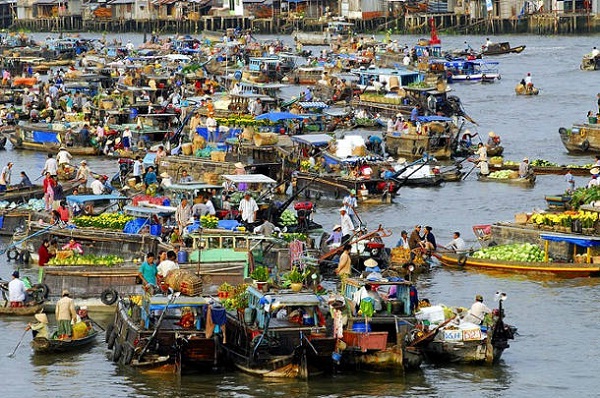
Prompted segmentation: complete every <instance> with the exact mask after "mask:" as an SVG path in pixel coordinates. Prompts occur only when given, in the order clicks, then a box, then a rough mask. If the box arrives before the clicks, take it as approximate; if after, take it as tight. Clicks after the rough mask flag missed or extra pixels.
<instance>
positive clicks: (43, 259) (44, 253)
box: [38, 239, 53, 267]
mask: <svg viewBox="0 0 600 398" xmlns="http://www.w3.org/2000/svg"><path fill="white" fill-rule="evenodd" d="M48 247H50V241H49V240H48V239H44V241H43V242H42V245H41V246H40V248H39V249H38V256H39V260H38V265H39V266H40V267H43V266H44V265H46V264H48V261H50V259H51V258H52V257H53V256H52V254H50V250H48Z"/></svg>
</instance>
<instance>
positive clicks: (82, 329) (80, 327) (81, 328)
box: [73, 321, 88, 340]
mask: <svg viewBox="0 0 600 398" xmlns="http://www.w3.org/2000/svg"><path fill="white" fill-rule="evenodd" d="M87 334H88V327H87V324H86V323H85V322H83V321H79V322H77V323H76V324H75V325H73V340H78V339H82V338H84V337H85V336H87Z"/></svg>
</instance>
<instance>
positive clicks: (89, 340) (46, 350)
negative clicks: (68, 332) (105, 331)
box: [31, 329, 98, 354]
mask: <svg viewBox="0 0 600 398" xmlns="http://www.w3.org/2000/svg"><path fill="white" fill-rule="evenodd" d="M96 336H98V331H97V330H95V329H91V330H90V331H89V332H88V334H87V335H86V336H85V337H82V338H79V339H68V340H59V339H54V338H50V339H47V338H45V337H35V338H34V339H33V340H32V342H31V347H32V348H33V351H34V352H35V353H36V354H56V353H61V352H69V351H75V350H78V349H81V348H85V347H88V346H90V345H92V344H94V343H95V342H96Z"/></svg>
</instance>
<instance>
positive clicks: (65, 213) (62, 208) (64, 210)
mask: <svg viewBox="0 0 600 398" xmlns="http://www.w3.org/2000/svg"><path fill="white" fill-rule="evenodd" d="M56 211H57V212H58V214H59V215H60V221H62V222H64V223H67V222H69V208H68V207H67V202H65V201H64V200H61V201H60V205H59V206H58V208H57V209H56Z"/></svg>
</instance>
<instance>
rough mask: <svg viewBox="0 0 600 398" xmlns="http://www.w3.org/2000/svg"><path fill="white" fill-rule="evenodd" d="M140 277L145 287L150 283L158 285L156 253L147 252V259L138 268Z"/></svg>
mask: <svg viewBox="0 0 600 398" xmlns="http://www.w3.org/2000/svg"><path fill="white" fill-rule="evenodd" d="M138 272H139V277H140V279H141V280H142V282H143V284H144V287H146V286H148V285H150V286H152V287H154V286H157V285H156V274H157V273H158V270H157V268H156V263H155V262H154V253H153V252H149V253H148V254H146V261H144V262H143V263H142V264H141V265H140V268H139V269H138Z"/></svg>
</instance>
